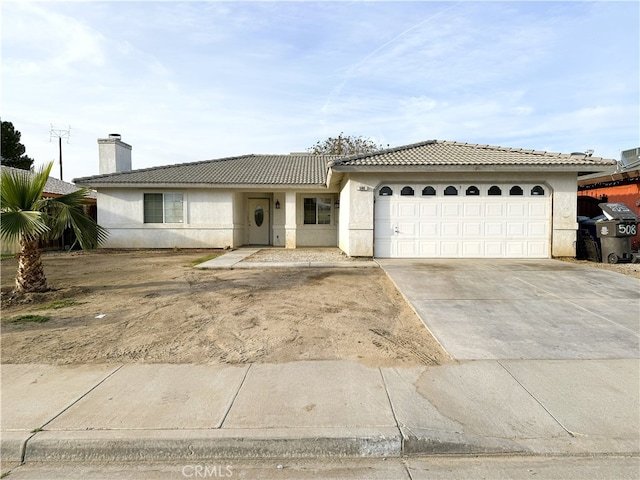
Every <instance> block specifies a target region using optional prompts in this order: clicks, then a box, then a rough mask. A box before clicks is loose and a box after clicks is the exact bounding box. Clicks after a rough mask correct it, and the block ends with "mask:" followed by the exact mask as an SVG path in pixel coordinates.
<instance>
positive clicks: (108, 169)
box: [98, 133, 131, 175]
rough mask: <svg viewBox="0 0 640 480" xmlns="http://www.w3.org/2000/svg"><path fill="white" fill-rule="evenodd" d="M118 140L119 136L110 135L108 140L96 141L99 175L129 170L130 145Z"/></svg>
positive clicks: (100, 139) (115, 134)
mask: <svg viewBox="0 0 640 480" xmlns="http://www.w3.org/2000/svg"><path fill="white" fill-rule="evenodd" d="M120 138H121V137H120V134H118V133H110V134H109V137H108V138H99V139H98V158H99V160H100V174H101V175H102V174H106V173H119V172H128V171H130V170H131V145H129V144H127V143H124V142H123V141H122V140H120Z"/></svg>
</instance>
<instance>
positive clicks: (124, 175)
mask: <svg viewBox="0 0 640 480" xmlns="http://www.w3.org/2000/svg"><path fill="white" fill-rule="evenodd" d="M338 158H340V157H339V156H336V155H311V154H309V153H305V154H294V155H244V156H239V157H228V158H221V159H217V160H205V161H200V162H191V163H182V164H178V165H165V166H160V167H153V168H145V169H140V170H131V171H129V172H120V173H110V174H105V175H95V176H91V177H83V178H77V179H74V181H75V182H76V183H78V184H81V185H96V186H98V185H109V184H218V185H325V184H326V181H327V173H328V166H327V165H328V163H329V162H330V161H333V160H336V159H338Z"/></svg>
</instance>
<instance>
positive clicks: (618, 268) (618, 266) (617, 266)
mask: <svg viewBox="0 0 640 480" xmlns="http://www.w3.org/2000/svg"><path fill="white" fill-rule="evenodd" d="M556 260H561V261H563V262H569V263H576V264H578V265H585V266H587V267H592V268H601V269H603V270H610V271H612V272H616V273H621V274H622V275H629V276H630V277H635V278H640V263H600V262H590V261H589V260H576V259H575V258H570V257H562V258H556Z"/></svg>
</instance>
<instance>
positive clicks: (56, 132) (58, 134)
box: [49, 124, 71, 180]
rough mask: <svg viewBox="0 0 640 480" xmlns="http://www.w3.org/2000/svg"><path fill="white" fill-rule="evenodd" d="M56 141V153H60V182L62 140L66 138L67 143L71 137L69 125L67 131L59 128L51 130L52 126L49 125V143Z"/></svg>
mask: <svg viewBox="0 0 640 480" xmlns="http://www.w3.org/2000/svg"><path fill="white" fill-rule="evenodd" d="M54 137H55V138H57V139H58V151H59V152H60V180H62V139H63V138H66V139H67V143H69V137H71V125H69V128H68V129H67V130H62V129H59V128H53V124H51V130H49V141H51V140H52V139H53V138H54Z"/></svg>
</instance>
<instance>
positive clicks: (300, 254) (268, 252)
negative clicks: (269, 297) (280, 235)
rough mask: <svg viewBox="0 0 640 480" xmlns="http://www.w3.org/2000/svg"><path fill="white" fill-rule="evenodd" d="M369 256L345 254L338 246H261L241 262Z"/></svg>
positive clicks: (325, 260)
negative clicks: (261, 247)
mask: <svg viewBox="0 0 640 480" xmlns="http://www.w3.org/2000/svg"><path fill="white" fill-rule="evenodd" d="M363 260H371V258H366V257H365V258H362V257H359V258H354V257H349V256H347V255H345V254H344V253H343V252H342V250H340V249H339V248H295V249H294V248H291V249H289V248H286V249H285V248H263V249H262V250H259V251H258V252H256V253H254V254H253V255H250V256H248V257H247V258H245V259H244V260H243V262H248V263H269V262H319V263H340V262H344V263H348V262H358V261H363Z"/></svg>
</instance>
